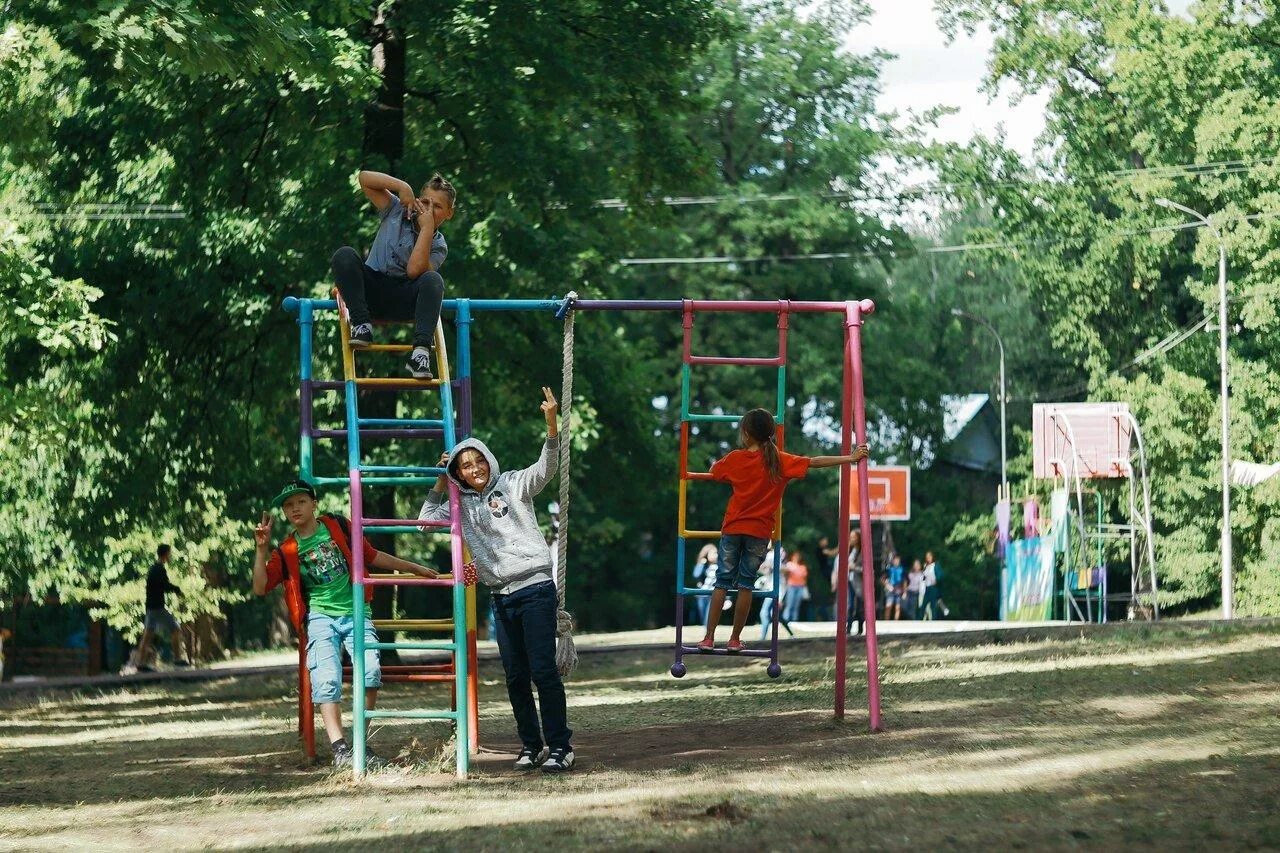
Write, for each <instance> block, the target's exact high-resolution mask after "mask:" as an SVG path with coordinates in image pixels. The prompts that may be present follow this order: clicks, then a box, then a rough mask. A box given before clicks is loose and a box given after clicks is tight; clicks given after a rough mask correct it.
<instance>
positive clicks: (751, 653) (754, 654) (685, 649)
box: [680, 646, 773, 658]
mask: <svg viewBox="0 0 1280 853" xmlns="http://www.w3.org/2000/svg"><path fill="white" fill-rule="evenodd" d="M680 651H681V653H683V654H686V655H723V656H725V657H731V658H768V657H773V652H771V651H769V650H768V649H743V650H742V651H740V652H734V653H733V654H729V651H728V650H727V649H710V650H704V649H700V648H698V647H697V646H681V647H680Z"/></svg>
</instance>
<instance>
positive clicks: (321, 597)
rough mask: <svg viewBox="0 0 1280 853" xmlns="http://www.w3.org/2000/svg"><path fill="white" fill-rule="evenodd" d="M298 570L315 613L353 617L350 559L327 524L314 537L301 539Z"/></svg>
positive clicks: (318, 527)
mask: <svg viewBox="0 0 1280 853" xmlns="http://www.w3.org/2000/svg"><path fill="white" fill-rule="evenodd" d="M298 569H299V574H301V575H302V584H303V587H304V588H305V589H306V591H307V600H308V602H309V603H310V610H311V612H312V613H323V614H324V615H326V616H351V615H352V614H353V613H354V612H355V605H354V602H353V601H352V598H351V573H350V570H349V569H348V567H347V558H346V557H344V556H343V555H342V549H341V548H339V547H338V543H337V542H334V541H333V537H332V536H330V535H329V528H328V527H325V526H324V524H323V523H321V524H320V525H318V526H317V527H316V532H315V533H312V534H311V535H310V536H307V537H305V538H304V537H302V536H299V537H298Z"/></svg>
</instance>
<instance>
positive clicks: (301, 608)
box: [276, 536, 307, 631]
mask: <svg viewBox="0 0 1280 853" xmlns="http://www.w3.org/2000/svg"><path fill="white" fill-rule="evenodd" d="M276 550H277V551H279V552H280V564H281V565H282V566H283V567H284V602H285V604H286V605H287V606H288V608H289V618H290V620H292V621H293V628H294V630H295V631H301V630H302V629H303V626H304V625H305V624H306V621H307V601H306V596H305V595H304V594H303V591H302V575H301V573H300V572H299V571H298V540H297V539H296V538H295V537H293V536H288V537H286V538H285V540H284V541H283V542H281V543H280V547H278V548H276Z"/></svg>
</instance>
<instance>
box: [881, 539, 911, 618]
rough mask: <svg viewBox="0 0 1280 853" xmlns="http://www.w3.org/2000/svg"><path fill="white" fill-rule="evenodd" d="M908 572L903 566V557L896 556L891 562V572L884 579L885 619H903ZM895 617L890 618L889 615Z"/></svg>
mask: <svg viewBox="0 0 1280 853" xmlns="http://www.w3.org/2000/svg"><path fill="white" fill-rule="evenodd" d="M906 574H907V571H906V569H905V568H904V567H903V565H902V557H900V556H898V555H897V554H894V555H893V557H892V559H890V560H889V570H888V572H887V573H886V576H885V579H884V618H885V619H901V618H902V594H903V586H904V584H905V583H906ZM890 613H892V614H893V615H892V616H890V615H889V614H890Z"/></svg>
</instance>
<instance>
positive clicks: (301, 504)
mask: <svg viewBox="0 0 1280 853" xmlns="http://www.w3.org/2000/svg"><path fill="white" fill-rule="evenodd" d="M271 506H272V507H276V508H279V509H282V510H283V511H284V516H285V518H286V519H287V520H288V522H289V524H290V525H292V527H293V532H292V533H290V534H289V535H288V536H287V537H286V538H285V540H284V541H283V542H282V543H280V545H279V546H278V547H276V548H271V547H270V542H271V513H269V512H264V513H263V514H262V522H261V523H260V524H259V525H258V526H257V528H256V529H255V530H254V533H253V538H254V544H255V546H256V550H255V553H254V561H253V591H254V592H255V593H256V594H257V595H266V594H267V593H268V592H270V591H271V590H273V589H275V588H276V587H277V586H279V585H280V584H281V583H283V582H284V579H285V576H286V574H292V575H293V576H294V577H295V578H298V579H299V580H301V584H300V587H301V591H302V600H301V601H300V602H299V601H290V602H289V605H290V610H291V611H295V610H297V611H299V612H294V613H293V616H294V618H295V619H298V620H299V622H300V624H302V625H304V626H305V627H306V632H307V670H308V671H309V672H310V673H311V701H312V702H314V703H315V704H317V705H319V706H320V716H321V717H322V718H323V719H324V728H325V731H326V732H327V733H328V735H329V743H330V745H331V747H332V749H333V764H334V766H335V767H341V766H343V765H347V764H350V763H351V748H350V746H349V745H348V744H347V741H346V738H344V737H343V733H342V708H341V706H340V704H339V703H340V701H341V700H342V647H343V646H345V647H346V649H347V654H348V655H351V654H354V652H353V648H354V639H353V637H354V632H355V631H356V630H357V626H356V625H355V618H354V617H355V600H354V598H353V597H352V583H351V566H352V560H351V546H350V533H349V531H350V524H349V523H348V522H347V520H346V519H345V518H342V517H340V516H334V515H319V516H317V515H316V507H317V504H316V493H315V489H314V488H312V486H311V484H310V483H308V482H307V481H306V480H294V481H293V482H291V483H288V484H286V485H285V487H284V488H283V489H281V490H280V494H278V495H276V497H275V500H273V501H272V502H271ZM364 563H365V566H366V567H370V568H375V569H385V570H388V571H398V572H411V573H413V574H415V575H419V576H421V577H424V578H434V577H438V576H439V575H438V573H437V572H436V571H435V570H434V569H429V568H427V567H426V566H419V565H418V564H417V563H410V562H409V561H407V560H401V559H400V558H398V557H393V556H392V555H390V554H387V553H384V552H382V551H379V550H377V549H376V548H374V547H373V546H372V545H370V544H369V540H368V539H365V540H364ZM365 598H366V600H369V599H372V598H373V587H371V586H366V587H365ZM359 630H362V631H364V638H365V646H366V647H365V667H364V679H365V681H364V686H365V696H366V699H365V702H366V707H368V708H369V709H370V710H372V709H373V707H374V705H375V703H376V702H377V699H378V688H379V687H381V686H382V663H381V655H380V654H379V652H378V650H377V649H373V648H369V647H368V646H369V644H372V643H377V642H378V634H377V632H376V631H375V630H374V627H373V620H372V619H371V618H370V617H369V616H367V615H366V616H365V620H364V625H362V626H359Z"/></svg>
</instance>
